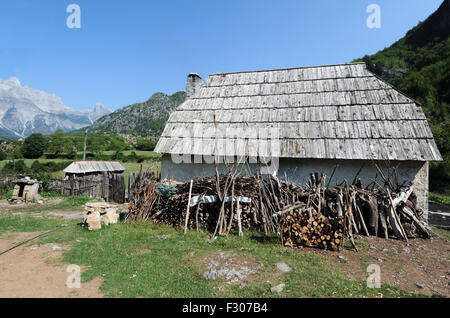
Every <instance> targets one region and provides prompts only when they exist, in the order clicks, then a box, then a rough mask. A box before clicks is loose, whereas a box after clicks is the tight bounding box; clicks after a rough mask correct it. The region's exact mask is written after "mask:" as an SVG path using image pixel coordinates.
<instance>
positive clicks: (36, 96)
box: [0, 77, 111, 139]
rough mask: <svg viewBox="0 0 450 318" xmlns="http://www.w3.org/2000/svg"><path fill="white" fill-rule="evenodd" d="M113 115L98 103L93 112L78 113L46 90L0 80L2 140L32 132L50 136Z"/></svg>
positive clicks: (20, 136) (80, 111)
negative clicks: (58, 131)
mask: <svg viewBox="0 0 450 318" xmlns="http://www.w3.org/2000/svg"><path fill="white" fill-rule="evenodd" d="M109 113H111V110H109V109H108V108H106V107H105V106H104V105H103V104H100V103H97V104H96V105H95V106H94V109H92V110H75V109H73V108H71V107H68V106H66V105H64V103H63V102H62V100H61V98H60V97H58V96H56V95H52V94H48V93H46V92H44V91H40V90H37V89H33V88H30V87H27V86H21V84H20V81H19V79H18V78H16V77H13V78H10V79H8V80H1V79H0V137H1V138H7V139H17V138H23V137H27V136H29V135H31V134H32V133H42V134H51V133H53V132H54V131H56V130H58V129H61V130H63V131H64V132H68V131H72V130H75V129H79V128H82V127H86V126H90V125H92V124H93V123H94V122H95V121H96V120H97V119H98V118H100V117H102V116H104V115H107V114H109Z"/></svg>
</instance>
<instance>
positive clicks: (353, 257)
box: [299, 236, 450, 297]
mask: <svg viewBox="0 0 450 318" xmlns="http://www.w3.org/2000/svg"><path fill="white" fill-rule="evenodd" d="M358 241H359V242H361V243H362V244H360V247H359V249H360V251H359V252H356V251H354V250H348V249H344V250H342V251H340V252H331V251H324V250H316V249H309V248H303V249H300V250H299V251H300V252H302V253H313V254H318V255H321V256H324V257H326V258H327V260H328V261H329V263H330V264H331V265H332V266H337V267H339V268H340V269H341V270H342V271H343V272H344V273H345V274H346V275H347V277H348V278H350V279H356V280H365V279H367V277H368V275H369V274H368V273H367V272H366V270H367V266H368V265H369V264H378V265H379V266H380V269H381V283H382V284H384V283H386V284H390V285H394V286H399V287H402V288H405V289H408V290H412V291H415V292H417V293H421V294H425V295H428V296H432V295H440V296H445V297H450V286H449V284H450V280H449V279H450V266H449V265H450V263H449V251H450V244H449V241H448V240H446V239H443V238H440V237H434V238H432V239H431V240H426V239H410V240H409V241H408V242H402V241H399V240H393V239H383V238H378V237H373V236H371V237H365V236H361V237H358ZM339 255H340V256H341V257H339Z"/></svg>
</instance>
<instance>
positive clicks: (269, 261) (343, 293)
mask: <svg viewBox="0 0 450 318" xmlns="http://www.w3.org/2000/svg"><path fill="white" fill-rule="evenodd" d="M65 204H66V205H70V203H67V202H66V203H65ZM78 222H79V221H68V220H60V219H46V218H39V219H38V218H33V217H30V216H27V215H21V216H13V215H11V214H10V213H4V212H3V213H0V234H2V233H5V232H25V231H26V232H30V231H44V230H50V229H53V228H56V227H57V226H59V225H61V224H63V223H65V224H68V226H67V227H65V228H64V229H62V230H60V231H57V232H54V233H51V234H49V235H47V236H44V237H42V238H40V239H39V240H38V241H36V242H34V244H43V243H60V244H64V245H65V246H70V247H71V249H69V250H66V251H64V253H63V260H62V261H64V262H65V263H70V264H78V265H81V266H84V268H87V270H86V271H85V272H83V273H82V282H87V281H89V280H91V279H93V278H94V277H101V278H102V279H103V281H104V283H103V284H102V286H101V292H102V293H103V294H104V295H105V296H107V297H380V296H383V297H407V296H417V295H416V294H411V293H409V292H407V291H405V290H402V289H399V288H397V287H393V286H389V285H382V288H381V289H370V288H367V286H366V282H365V281H354V280H350V279H347V278H345V277H344V275H343V274H342V273H341V272H340V271H339V270H337V269H336V268H335V267H333V266H330V264H328V263H327V261H326V259H325V258H323V257H322V256H318V255H314V254H307V253H301V252H299V251H297V250H293V249H285V248H283V247H281V245H280V241H279V239H278V237H276V236H269V237H263V236H262V235H261V234H258V233H246V234H245V236H244V238H239V237H238V236H237V235H235V234H233V235H230V236H229V237H221V238H218V239H217V240H214V241H211V240H210V238H209V235H208V233H204V232H195V231H188V233H187V235H186V236H184V235H183V233H182V231H180V230H176V229H173V228H171V227H168V226H163V225H155V224H151V223H144V222H136V223H118V224H115V225H110V226H107V227H104V228H102V230H101V231H87V230H85V229H84V228H82V227H81V226H79V225H77V223H78ZM220 252H228V253H230V254H231V255H233V259H241V260H250V261H253V262H255V263H259V264H263V266H262V267H261V268H260V269H259V270H258V271H257V272H256V274H254V275H253V276H252V278H251V279H250V281H246V286H245V287H242V285H240V284H229V283H226V282H225V281H224V280H222V279H220V278H219V279H216V280H208V279H205V278H204V277H203V272H204V271H205V270H206V263H205V261H204V260H205V259H206V258H211V257H213V256H217V255H218V254H219V253H220ZM276 262H285V263H287V264H288V265H289V266H290V267H291V268H292V271H291V272H289V273H286V274H280V272H279V271H278V270H277V268H276V266H275V264H276ZM279 283H284V284H286V286H285V288H284V291H283V292H282V293H281V294H274V293H272V292H271V291H270V288H271V287H272V286H274V285H277V284H279Z"/></svg>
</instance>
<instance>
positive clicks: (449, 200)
mask: <svg viewBox="0 0 450 318" xmlns="http://www.w3.org/2000/svg"><path fill="white" fill-rule="evenodd" d="M428 198H429V199H430V200H431V201H435V202H438V203H442V204H448V205H450V195H446V194H440V193H434V192H430V194H429V196H428Z"/></svg>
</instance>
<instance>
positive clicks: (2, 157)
mask: <svg viewBox="0 0 450 318" xmlns="http://www.w3.org/2000/svg"><path fill="white" fill-rule="evenodd" d="M7 156H8V155H7V154H6V152H5V151H3V150H0V161H2V160H5V159H6V157H7Z"/></svg>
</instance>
